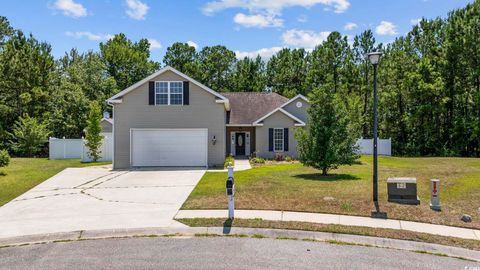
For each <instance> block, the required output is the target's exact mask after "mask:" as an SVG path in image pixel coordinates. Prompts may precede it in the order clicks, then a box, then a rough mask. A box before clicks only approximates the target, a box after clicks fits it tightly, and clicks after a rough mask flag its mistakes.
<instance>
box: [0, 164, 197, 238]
mask: <svg viewBox="0 0 480 270" xmlns="http://www.w3.org/2000/svg"><path fill="white" fill-rule="evenodd" d="M204 173H205V170H204V169H192V168H168V169H164V168H163V169H139V170H129V171H112V170H111V169H108V168H95V167H90V168H69V169H65V170H64V171H62V172H60V173H59V174H57V175H55V176H53V177H52V178H50V179H48V180H47V181H45V182H43V183H42V184H40V185H38V186H36V187H35V188H33V189H31V190H29V191H28V192H26V193H25V194H23V195H21V196H20V197H18V198H16V199H15V200H13V201H11V202H9V203H8V204H6V205H4V206H3V207H1V208H0V237H13V236H21V235H31V234H45V233H53V232H69V231H78V230H97V229H125V228H141V227H176V226H184V225H183V224H181V223H178V222H176V221H174V220H173V217H174V216H175V214H176V213H177V211H178V210H179V209H180V207H181V206H182V204H183V202H184V201H185V200H186V199H187V197H188V195H189V194H190V192H192V190H193V188H194V187H195V186H196V185H197V183H198V181H199V180H200V179H201V178H202V176H203V174H204Z"/></svg>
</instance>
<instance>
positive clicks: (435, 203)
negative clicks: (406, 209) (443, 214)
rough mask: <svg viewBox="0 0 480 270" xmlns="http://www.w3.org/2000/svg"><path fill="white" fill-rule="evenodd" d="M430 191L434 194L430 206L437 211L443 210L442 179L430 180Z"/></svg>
mask: <svg viewBox="0 0 480 270" xmlns="http://www.w3.org/2000/svg"><path fill="white" fill-rule="evenodd" d="M430 191H431V194H432V198H431V200H430V208H431V209H433V210H436V211H441V210H442V208H441V206H440V180H439V179H431V180H430Z"/></svg>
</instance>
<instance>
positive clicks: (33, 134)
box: [11, 115, 50, 157]
mask: <svg viewBox="0 0 480 270" xmlns="http://www.w3.org/2000/svg"><path fill="white" fill-rule="evenodd" d="M49 133H50V132H49V131H48V130H47V126H46V125H45V124H43V123H41V122H39V121H38V120H37V119H36V118H34V117H29V116H28V115H24V116H23V117H19V118H18V120H17V121H16V122H15V124H14V126H13V132H12V134H11V137H12V138H13V141H12V142H11V143H12V149H13V150H14V151H15V152H16V153H17V154H19V155H22V156H27V157H33V156H34V155H35V154H37V153H38V152H40V151H41V150H42V148H43V147H44V146H45V143H46V142H48V135H49Z"/></svg>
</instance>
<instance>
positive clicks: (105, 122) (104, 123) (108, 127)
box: [100, 118, 113, 133]
mask: <svg viewBox="0 0 480 270" xmlns="http://www.w3.org/2000/svg"><path fill="white" fill-rule="evenodd" d="M100 126H101V127H102V132H103V133H108V132H112V130H113V121H112V119H110V118H102V120H101V121H100Z"/></svg>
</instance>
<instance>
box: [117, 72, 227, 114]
mask: <svg viewBox="0 0 480 270" xmlns="http://www.w3.org/2000/svg"><path fill="white" fill-rule="evenodd" d="M167 71H171V72H173V73H175V74H177V75H178V76H180V77H182V78H184V79H186V80H188V81H190V82H192V83H194V84H196V85H197V86H198V87H200V88H202V89H203V90H205V91H207V92H209V93H210V94H212V95H214V96H215V97H217V98H219V99H220V100H221V101H222V102H219V101H217V103H225V107H226V108H227V110H228V109H229V108H230V106H229V104H228V99H227V98H226V97H224V96H222V95H220V94H219V93H217V92H215V91H214V90H212V89H211V88H209V87H207V86H205V85H203V84H202V83H200V82H198V81H196V80H195V79H192V78H191V77H189V76H187V75H185V74H183V73H182V72H180V71H178V70H176V69H174V68H173V67H170V66H166V67H164V68H162V69H160V70H159V71H157V72H155V73H153V74H151V75H150V76H148V77H146V78H145V79H143V80H141V81H138V82H136V83H134V84H133V85H131V86H129V87H127V88H126V89H124V90H122V91H120V92H119V93H118V94H116V95H114V96H112V97H110V98H109V99H107V102H108V103H110V104H114V103H120V102H121V101H120V102H119V101H118V99H119V98H121V97H123V96H124V95H126V94H128V93H130V92H131V91H133V90H135V89H137V88H138V87H140V86H141V85H142V84H144V83H147V82H149V81H151V80H153V79H154V78H155V77H157V76H159V75H161V74H163V73H165V72H167Z"/></svg>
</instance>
